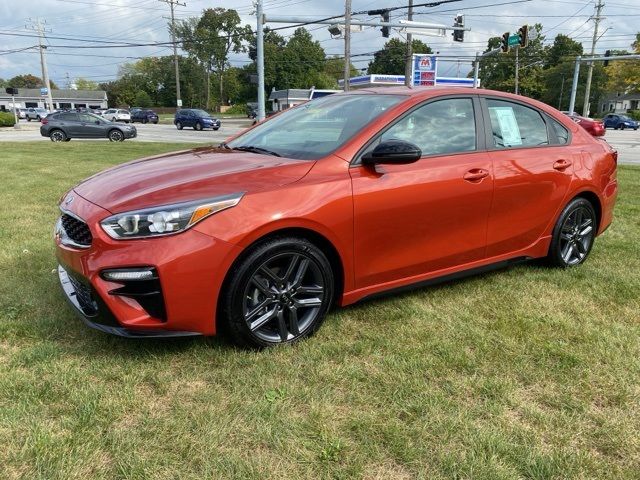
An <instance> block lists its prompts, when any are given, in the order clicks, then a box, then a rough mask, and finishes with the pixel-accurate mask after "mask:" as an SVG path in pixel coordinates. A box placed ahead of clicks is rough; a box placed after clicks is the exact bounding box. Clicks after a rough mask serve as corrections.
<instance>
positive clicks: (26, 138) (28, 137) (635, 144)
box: [0, 118, 640, 165]
mask: <svg viewBox="0 0 640 480" xmlns="http://www.w3.org/2000/svg"><path fill="white" fill-rule="evenodd" d="M250 125H251V121H249V120H247V119H237V118H234V119H222V127H221V128H220V130H218V131H217V132H214V131H212V130H203V131H201V132H198V131H195V130H193V129H191V128H185V129H183V130H178V129H177V128H176V127H174V126H173V125H164V124H158V125H153V124H141V123H136V124H135V126H136V128H137V129H138V137H137V138H134V139H131V140H125V141H126V142H172V143H173V142H175V143H220V142H223V141H224V140H226V139H227V138H229V137H231V136H233V135H235V134H237V133H239V132H241V131H242V130H244V129H245V128H248V127H249V126H250ZM604 138H605V140H606V141H607V142H609V144H610V145H611V146H613V147H614V148H615V149H617V150H618V163H621V164H634V165H640V130H611V129H609V130H607V133H606V135H605V137H604ZM3 141H4V142H31V141H50V140H49V138H46V137H42V136H41V135H40V123H38V122H26V121H24V120H22V121H21V122H20V130H16V129H14V128H0V142H3ZM72 141H74V142H86V141H94V142H106V141H107V140H106V139H105V140H77V139H74V140H72Z"/></svg>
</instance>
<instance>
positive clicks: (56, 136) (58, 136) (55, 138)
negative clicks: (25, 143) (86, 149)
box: [49, 129, 70, 142]
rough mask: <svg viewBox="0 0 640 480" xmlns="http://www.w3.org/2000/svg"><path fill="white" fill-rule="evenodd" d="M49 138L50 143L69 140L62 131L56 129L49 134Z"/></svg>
mask: <svg viewBox="0 0 640 480" xmlns="http://www.w3.org/2000/svg"><path fill="white" fill-rule="evenodd" d="M49 138H50V139H51V141H52V142H68V141H69V140H70V139H68V138H67V135H65V133H64V132H63V131H62V130H59V129H56V130H52V131H51V132H49Z"/></svg>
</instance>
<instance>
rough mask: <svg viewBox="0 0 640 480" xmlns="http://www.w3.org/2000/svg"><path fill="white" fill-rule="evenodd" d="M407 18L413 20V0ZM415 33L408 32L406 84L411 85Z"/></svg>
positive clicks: (405, 68)
mask: <svg viewBox="0 0 640 480" xmlns="http://www.w3.org/2000/svg"><path fill="white" fill-rule="evenodd" d="M407 20H409V21H412V20H413V0H409V11H408V12H407ZM412 43H413V35H411V34H410V33H407V58H406V60H405V64H404V84H405V86H407V87H410V86H411V85H412V84H413V78H411V72H412V70H413V68H412V67H413V45H412Z"/></svg>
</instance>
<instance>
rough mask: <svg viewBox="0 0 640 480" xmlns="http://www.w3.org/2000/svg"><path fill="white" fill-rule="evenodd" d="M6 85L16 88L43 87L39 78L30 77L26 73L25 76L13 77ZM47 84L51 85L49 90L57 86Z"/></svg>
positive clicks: (51, 83)
mask: <svg viewBox="0 0 640 480" xmlns="http://www.w3.org/2000/svg"><path fill="white" fill-rule="evenodd" d="M7 84H8V85H9V86H11V87H16V88H41V87H44V82H43V81H42V79H41V78H40V77H36V76H35V75H32V74H30V73H27V74H26V75H17V76H15V77H13V78H12V79H10V80H8V81H7ZM49 84H50V85H51V89H57V88H58V86H57V85H56V84H55V83H54V82H52V81H49Z"/></svg>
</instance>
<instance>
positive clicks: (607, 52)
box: [602, 50, 611, 67]
mask: <svg viewBox="0 0 640 480" xmlns="http://www.w3.org/2000/svg"><path fill="white" fill-rule="evenodd" d="M610 56H611V50H607V51H606V52H604V57H605V58H607V57H610ZM602 65H604V66H605V67H608V66H609V60H605V61H604V62H602Z"/></svg>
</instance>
